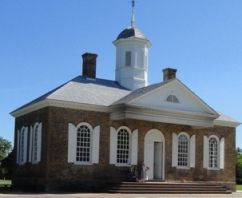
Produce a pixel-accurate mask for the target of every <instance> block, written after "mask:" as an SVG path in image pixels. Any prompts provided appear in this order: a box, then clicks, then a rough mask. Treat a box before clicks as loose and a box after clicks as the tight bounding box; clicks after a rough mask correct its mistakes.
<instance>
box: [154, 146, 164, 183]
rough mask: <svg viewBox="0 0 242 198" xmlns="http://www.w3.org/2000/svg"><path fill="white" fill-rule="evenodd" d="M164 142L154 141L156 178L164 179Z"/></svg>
mask: <svg viewBox="0 0 242 198" xmlns="http://www.w3.org/2000/svg"><path fill="white" fill-rule="evenodd" d="M162 154H163V152H162V142H154V179H162V159H163V156H162Z"/></svg>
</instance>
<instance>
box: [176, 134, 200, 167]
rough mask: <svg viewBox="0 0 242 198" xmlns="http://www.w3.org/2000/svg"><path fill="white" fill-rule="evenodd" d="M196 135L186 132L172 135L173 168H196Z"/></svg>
mask: <svg viewBox="0 0 242 198" xmlns="http://www.w3.org/2000/svg"><path fill="white" fill-rule="evenodd" d="M195 164H196V135H195V134H194V135H192V136H190V135H189V134H188V133H186V132H181V133H179V134H178V135H177V134H176V133H173V134H172V167H177V168H195Z"/></svg>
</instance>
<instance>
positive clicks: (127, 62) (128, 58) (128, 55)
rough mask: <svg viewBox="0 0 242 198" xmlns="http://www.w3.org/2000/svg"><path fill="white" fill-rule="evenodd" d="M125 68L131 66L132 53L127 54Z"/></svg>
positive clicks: (127, 52)
mask: <svg viewBox="0 0 242 198" xmlns="http://www.w3.org/2000/svg"><path fill="white" fill-rule="evenodd" d="M125 66H131V51H126V52H125Z"/></svg>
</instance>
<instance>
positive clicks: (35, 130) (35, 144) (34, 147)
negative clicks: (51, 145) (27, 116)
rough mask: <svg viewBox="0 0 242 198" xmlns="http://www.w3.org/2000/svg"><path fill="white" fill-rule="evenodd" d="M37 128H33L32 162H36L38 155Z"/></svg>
mask: <svg viewBox="0 0 242 198" xmlns="http://www.w3.org/2000/svg"><path fill="white" fill-rule="evenodd" d="M38 127H39V125H38V124H37V125H36V126H35V128H34V134H33V161H37V155H38V130H39V129H38Z"/></svg>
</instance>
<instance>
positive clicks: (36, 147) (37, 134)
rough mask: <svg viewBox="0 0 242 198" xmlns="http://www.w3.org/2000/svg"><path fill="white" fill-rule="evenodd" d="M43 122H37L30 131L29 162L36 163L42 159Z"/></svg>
mask: <svg viewBox="0 0 242 198" xmlns="http://www.w3.org/2000/svg"><path fill="white" fill-rule="evenodd" d="M41 140H42V123H39V122H36V123H35V124H34V125H33V126H30V131H29V160H28V161H29V162H30V163H32V164H36V163H38V162H40V160H41V144H42V143H41V142H42V141H41Z"/></svg>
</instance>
